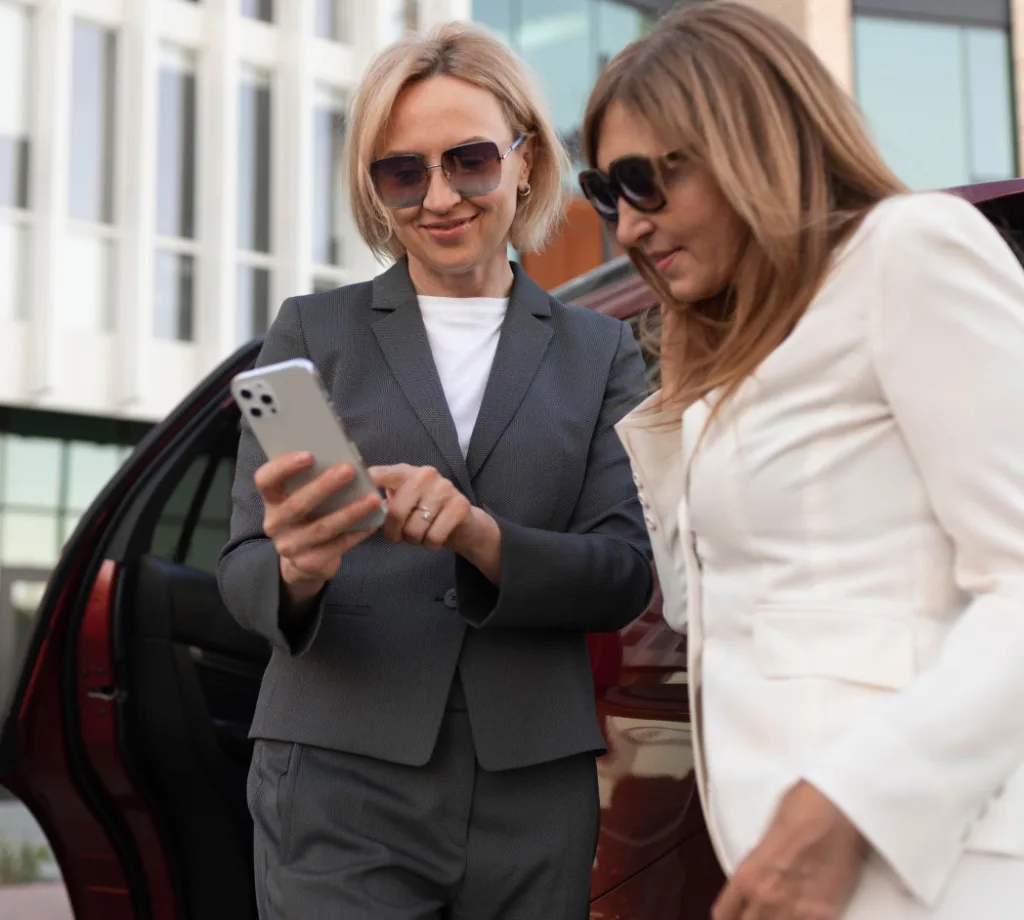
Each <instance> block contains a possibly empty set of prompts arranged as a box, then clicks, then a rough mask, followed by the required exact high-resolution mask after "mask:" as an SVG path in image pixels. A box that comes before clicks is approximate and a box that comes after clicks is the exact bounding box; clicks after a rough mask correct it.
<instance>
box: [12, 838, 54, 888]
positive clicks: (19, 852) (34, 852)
mask: <svg viewBox="0 0 1024 920" xmlns="http://www.w3.org/2000/svg"><path fill="white" fill-rule="evenodd" d="M51 862H53V854H52V853H50V848H49V847H47V846H39V845H35V844H31V843H28V842H27V841H26V842H24V843H22V844H21V846H20V847H16V846H13V845H12V844H10V843H7V842H6V841H5V840H0V885H27V884H29V883H30V882H38V881H40V880H41V879H42V877H43V872H42V870H43V867H44V866H45V865H46V864H47V863H51Z"/></svg>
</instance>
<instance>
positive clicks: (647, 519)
mask: <svg viewBox="0 0 1024 920" xmlns="http://www.w3.org/2000/svg"><path fill="white" fill-rule="evenodd" d="M644 523H645V524H646V525H647V529H648V530H651V531H654V530H657V529H658V524H657V522H656V521H655V520H654V518H653V517H651V515H649V514H645V515H644Z"/></svg>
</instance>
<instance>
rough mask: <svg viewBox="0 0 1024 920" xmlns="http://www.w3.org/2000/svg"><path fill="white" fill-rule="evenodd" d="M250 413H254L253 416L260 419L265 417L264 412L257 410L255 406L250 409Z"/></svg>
mask: <svg viewBox="0 0 1024 920" xmlns="http://www.w3.org/2000/svg"><path fill="white" fill-rule="evenodd" d="M249 411H250V412H251V413H252V414H253V415H254V416H255V417H256V418H259V417H260V416H261V415H263V410H262V409H257V408H256V407H255V406H253V407H252V409H250V410H249Z"/></svg>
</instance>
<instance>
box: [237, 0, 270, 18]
mask: <svg viewBox="0 0 1024 920" xmlns="http://www.w3.org/2000/svg"><path fill="white" fill-rule="evenodd" d="M241 3H242V15H243V16H245V17H246V18H247V19H258V20H259V21H260V22H273V21H274V0H241Z"/></svg>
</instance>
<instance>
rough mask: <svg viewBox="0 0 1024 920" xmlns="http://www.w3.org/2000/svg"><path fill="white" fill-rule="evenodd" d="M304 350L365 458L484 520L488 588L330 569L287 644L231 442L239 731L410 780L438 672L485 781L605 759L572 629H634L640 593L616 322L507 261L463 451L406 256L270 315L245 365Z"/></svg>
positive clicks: (347, 566) (626, 343) (353, 559)
mask: <svg viewBox="0 0 1024 920" xmlns="http://www.w3.org/2000/svg"><path fill="white" fill-rule="evenodd" d="M295 357H308V358H309V359H310V360H312V361H313V363H314V364H315V365H316V366H317V368H318V369H319V371H320V373H321V375H322V376H323V380H324V383H325V384H326V386H327V388H328V389H329V391H330V392H331V394H332V396H331V398H332V402H333V404H334V405H335V406H336V407H337V409H338V411H339V412H340V413H341V415H342V416H343V418H344V420H345V424H346V426H347V428H348V430H349V433H350V434H351V436H352V438H353V439H354V440H355V442H356V443H357V444H358V445H359V447H360V450H361V452H362V454H363V457H364V458H365V460H366V462H367V463H368V464H371V465H374V464H391V463H409V464H413V465H416V466H427V465H429V466H433V467H435V468H436V469H437V470H438V471H439V472H440V473H441V474H442V475H443V476H445V477H447V478H449V479H450V480H451V481H452V482H453V483H454V484H456V485H457V486H458V487H459V488H460V489H461V490H462V491H463V492H464V494H465V495H466V496H468V497H469V498H470V500H471V501H473V502H474V503H475V504H477V505H479V506H480V507H483V508H486V509H487V510H488V512H489V513H490V514H491V515H492V516H493V517H494V518H495V519H496V520H497V522H498V524H499V526H500V529H501V537H502V559H501V573H502V574H501V585H500V588H499V587H495V586H494V585H492V584H491V583H490V582H489V581H488V580H487V579H486V578H484V576H483V575H482V574H481V573H480V572H479V571H478V570H477V569H476V568H474V567H473V566H471V565H470V564H468V563H467V562H466V561H465V560H464V559H462V558H461V557H458V556H456V555H455V554H454V553H451V552H447V551H441V552H438V553H431V552H429V551H427V550H425V549H422V548H420V547H414V546H409V545H405V544H401V545H395V544H391V543H388V542H387V541H386V540H384V539H383V537H381V536H380V535H379V534H378V535H376V536H374V537H371V538H370V539H369V540H367V541H366V542H364V543H363V544H362V545H360V546H359V547H358V548H356V549H354V550H353V551H351V552H350V553H348V554H346V555H345V557H344V559H343V560H342V565H341V569H340V571H339V573H338V574H337V575H336V576H335V577H334V579H333V580H332V581H331V582H330V583H329V585H328V586H327V587H326V589H325V590H324V592H323V594H322V597H321V601H320V604H319V607H318V609H317V611H316V614H315V616H314V617H313V618H312V620H311V621H310V622H309V624H308V626H303V627H302V629H301V630H299V633H298V634H294V633H293V632H289V634H285V633H284V632H283V631H282V629H281V628H280V625H279V622H278V612H279V603H280V582H279V572H278V557H277V553H276V551H275V549H274V546H273V544H272V543H271V541H270V540H269V539H267V537H266V536H265V535H264V533H263V530H262V522H263V504H262V501H261V499H260V496H259V494H258V492H257V491H256V488H255V486H254V484H253V474H254V473H255V472H256V470H257V468H258V467H259V466H260V465H261V464H262V463H263V462H264V461H265V457H264V455H263V453H262V451H261V450H260V448H259V446H258V444H257V443H256V440H255V438H254V437H253V436H252V434H251V433H250V432H249V431H248V430H247V429H245V430H243V432H242V435H241V442H240V445H239V452H238V467H237V471H236V475H235V483H234V489H233V493H232V495H233V502H234V511H233V514H232V519H231V542H230V543H229V544H228V545H227V546H226V547H225V549H224V551H223V553H222V555H221V560H220V568H219V582H220V590H221V594H222V595H223V598H224V602H225V603H226V605H227V607H228V609H229V610H230V611H231V613H232V614H233V615H234V617H235V618H236V619H237V620H238V621H239V622H240V623H241V624H242V625H243V626H244V627H246V628H248V629H251V630H253V631H255V632H257V633H259V634H261V635H263V636H265V637H266V638H267V639H268V640H269V641H270V642H271V644H272V647H273V653H272V656H271V660H270V664H269V666H268V668H267V671H266V674H265V675H264V678H263V685H262V688H261V691H260V696H259V701H258V703H257V707H256V714H255V718H254V721H253V724H252V732H251V735H252V737H257V738H270V739H275V740H279V741H291V742H299V743H304V744H310V745H315V746H318V747H325V748H331V749H334V750H340V751H345V752H349V753H355V754H362V755H366V756H370V757H375V758H378V759H383V760H388V761H392V762H395V763H401V764H408V765H417V766H418V765H423V764H425V763H426V762H427V761H428V760H429V759H430V756H431V752H432V751H433V748H434V743H435V741H436V739H437V736H438V731H439V729H440V725H441V720H442V717H443V715H444V711H445V706H446V703H447V700H448V697H449V691H450V689H451V687H452V682H453V677H454V675H455V671H456V668H458V670H459V675H460V678H461V683H462V687H463V692H464V695H465V699H466V708H467V709H468V711H469V717H470V724H471V726H472V730H473V738H474V742H475V744H476V748H477V757H478V760H479V762H480V764H481V766H482V767H483V768H484V769H487V770H504V769H512V768H516V767H523V766H528V765H532V764H537V763H544V762H547V761H551V760H556V759H559V758H562V757H566V756H569V755H572V754H576V753H580V752H584V751H595V752H596V751H604V750H605V746H604V739H603V737H602V735H601V731H600V729H599V726H598V724H597V719H596V716H595V708H594V693H593V682H592V677H591V671H590V660H589V655H588V651H587V644H586V638H585V633H586V632H587V631H597V632H599V631H613V630H618V629H621V628H622V627H624V626H625V625H627V624H628V623H629V622H630V621H632V620H633V619H635V618H636V617H637V616H639V614H640V613H641V612H643V610H644V608H645V606H646V605H647V603H648V600H649V595H650V593H651V589H652V575H651V568H650V561H649V560H650V545H649V543H648V539H647V534H646V530H645V527H644V518H643V513H642V511H641V508H640V505H639V502H638V499H637V493H636V486H635V485H634V483H633V479H632V475H631V472H630V467H629V463H628V460H627V458H626V454H625V451H624V450H623V447H622V445H621V443H620V442H619V439H618V436H617V435H616V433H615V431H614V430H613V426H614V425H615V423H616V422H618V420H619V419H620V418H622V416H623V415H624V414H625V413H626V412H627V411H628V410H630V409H631V408H633V407H634V406H635V405H636V404H637V402H638V401H639V399H640V397H641V396H642V389H643V386H644V366H643V361H642V358H641V355H640V350H639V348H638V346H637V345H636V342H635V341H634V339H633V336H632V334H631V332H630V330H629V328H628V327H627V326H626V325H625V324H624V323H621V322H619V321H618V320H615V319H611V318H609V317H606V316H602V315H599V314H596V313H592V312H590V311H588V310H584V309H580V308H576V307H567V306H565V305H564V304H562V303H560V302H559V301H557V300H555V299H554V298H552V297H550V296H549V295H548V294H547V293H546V292H545V291H543V290H542V289H541V288H540V287H538V286H537V285H536V284H535V283H534V282H533V281H532V280H531V279H530V278H529V277H528V276H527V275H526V273H525V272H523V271H522V270H521V269H520V268H519V267H518V266H516V267H515V281H514V283H513V287H512V293H511V296H510V301H509V307H508V312H507V315H506V318H505V321H504V325H503V327H502V332H501V338H500V341H499V343H498V349H497V354H496V355H495V359H494V365H493V368H492V371H491V376H490V379H489V381H488V384H487V388H486V392H485V395H484V401H483V405H482V407H481V410H480V415H479V419H478V421H477V424H476V428H475V430H474V432H473V436H472V440H471V442H470V445H469V451H468V457H465V458H464V457H463V455H462V452H461V450H460V449H459V444H458V437H457V434H456V430H455V424H454V422H453V421H452V418H451V415H450V414H449V411H448V404H447V402H446V400H445V396H444V391H443V390H442V387H441V382H440V379H439V377H438V374H437V370H436V368H435V366H434V362H433V357H432V354H431V351H430V346H429V343H428V341H427V335H426V330H425V328H424V325H423V320H422V318H421V316H420V311H419V309H418V305H417V301H416V294H415V291H414V290H413V287H412V283H411V282H410V280H409V271H408V265H407V263H406V262H405V261H404V260H403V261H400V262H398V263H397V264H396V265H394V266H393V267H392V268H391V269H389V270H388V271H386V272H385V273H384V274H382V275H380V276H378V277H377V278H376V279H374V280H373V281H369V282H364V283H360V284H353V285H349V286H347V287H344V288H339V289H338V290H335V291H329V292H326V293H321V294H312V295H308V296H304V297H295V298H292V299H290V300H288V301H286V302H285V303H284V304H283V306H282V308H281V311H280V314H279V315H278V317H277V319H276V320H275V321H274V324H273V326H272V327H271V329H270V331H269V333H268V334H267V338H266V342H265V344H264V346H263V350H262V351H261V353H260V356H259V359H258V361H257V363H258V364H260V365H263V364H270V363H273V362H277V361H282V360H285V359H288V358H295Z"/></svg>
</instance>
